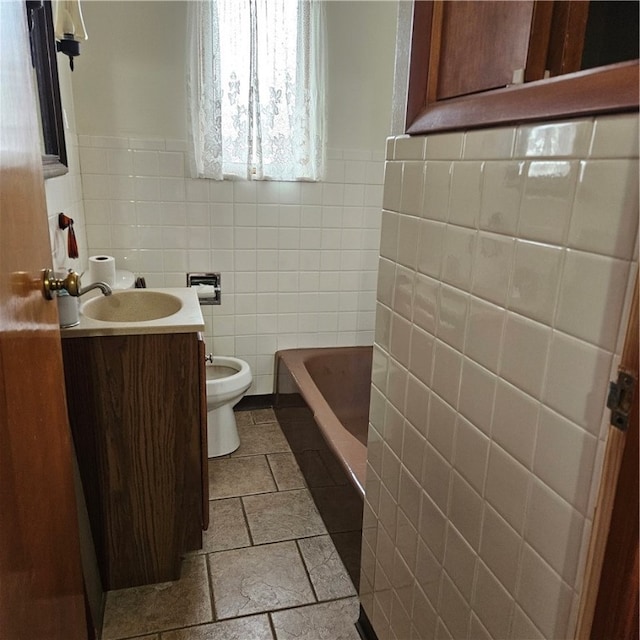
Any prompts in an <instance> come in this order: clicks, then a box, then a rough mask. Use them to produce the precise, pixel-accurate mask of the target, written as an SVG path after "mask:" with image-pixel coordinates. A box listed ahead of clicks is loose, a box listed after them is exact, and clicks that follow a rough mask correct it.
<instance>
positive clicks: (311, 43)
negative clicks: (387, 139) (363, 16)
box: [187, 0, 326, 180]
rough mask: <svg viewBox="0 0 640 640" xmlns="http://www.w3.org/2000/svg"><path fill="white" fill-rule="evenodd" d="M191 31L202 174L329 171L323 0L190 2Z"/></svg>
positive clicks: (288, 176) (287, 175)
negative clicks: (327, 161) (326, 147)
mask: <svg viewBox="0 0 640 640" xmlns="http://www.w3.org/2000/svg"><path fill="white" fill-rule="evenodd" d="M189 31H190V33H189V47H190V51H189V56H188V59H189V68H188V73H187V90H188V99H189V110H188V111H189V116H190V143H191V152H192V163H193V173H194V175H197V176H198V177H200V178H213V179H216V180H222V179H223V178H225V177H238V178H246V179H249V180H318V179H320V178H321V177H322V172H323V168H324V149H325V146H326V145H325V123H324V121H325V113H324V111H325V110H324V69H325V64H324V56H325V52H326V46H325V43H324V8H323V2H320V1H318V0H203V1H202V2H191V3H189Z"/></svg>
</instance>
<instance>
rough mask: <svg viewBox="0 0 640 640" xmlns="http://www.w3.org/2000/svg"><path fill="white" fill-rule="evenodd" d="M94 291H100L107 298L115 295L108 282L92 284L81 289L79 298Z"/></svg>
mask: <svg viewBox="0 0 640 640" xmlns="http://www.w3.org/2000/svg"><path fill="white" fill-rule="evenodd" d="M94 289H100V291H102V293H103V294H104V295H105V296H110V295H111V294H112V293H113V291H112V290H111V287H110V286H109V285H108V284H107V283H106V282H92V283H91V284H90V285H88V286H86V287H83V288H82V289H80V291H79V292H78V296H83V295H84V294H85V293H89V291H93V290H94Z"/></svg>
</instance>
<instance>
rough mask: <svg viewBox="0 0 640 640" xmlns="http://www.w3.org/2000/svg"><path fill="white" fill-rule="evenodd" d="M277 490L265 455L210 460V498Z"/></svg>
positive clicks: (232, 496)
mask: <svg viewBox="0 0 640 640" xmlns="http://www.w3.org/2000/svg"><path fill="white" fill-rule="evenodd" d="M266 491H276V484H275V482H274V481H273V476H272V475H271V471H270V470H269V465H268V464H267V459H266V458H265V457H264V456H249V457H245V458H221V459H219V460H215V459H214V460H209V498H210V499H211V500H215V499H217V498H235V497H237V496H246V495H251V494H254V493H264V492H266Z"/></svg>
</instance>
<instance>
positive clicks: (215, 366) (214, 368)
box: [206, 356, 251, 397]
mask: <svg viewBox="0 0 640 640" xmlns="http://www.w3.org/2000/svg"><path fill="white" fill-rule="evenodd" d="M221 369H228V370H230V371H232V372H233V373H231V375H222V376H220V375H217V374H218V373H220V370H221ZM206 372H207V397H208V396H209V395H210V394H212V393H213V394H227V393H229V392H234V391H237V392H238V393H241V391H240V389H242V387H244V386H245V385H246V386H247V388H248V387H249V385H251V369H250V368H249V365H248V364H247V363H246V362H245V361H244V360H240V359H238V358H230V357H228V356H213V362H212V363H211V364H207V366H206ZM222 373H223V374H224V372H222Z"/></svg>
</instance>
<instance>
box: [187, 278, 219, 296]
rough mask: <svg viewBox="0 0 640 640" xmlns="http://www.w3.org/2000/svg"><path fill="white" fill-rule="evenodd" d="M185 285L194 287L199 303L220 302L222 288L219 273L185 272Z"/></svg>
mask: <svg viewBox="0 0 640 640" xmlns="http://www.w3.org/2000/svg"><path fill="white" fill-rule="evenodd" d="M187 287H195V288H196V289H197V293H198V300H199V301H200V304H221V302H222V289H221V277H220V274H219V273H187Z"/></svg>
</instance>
